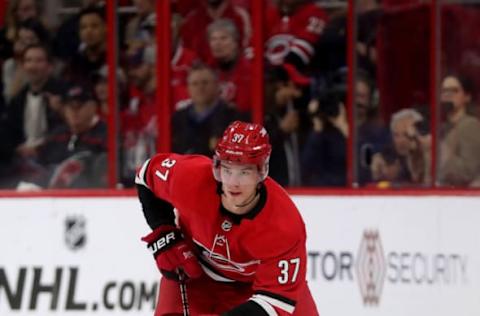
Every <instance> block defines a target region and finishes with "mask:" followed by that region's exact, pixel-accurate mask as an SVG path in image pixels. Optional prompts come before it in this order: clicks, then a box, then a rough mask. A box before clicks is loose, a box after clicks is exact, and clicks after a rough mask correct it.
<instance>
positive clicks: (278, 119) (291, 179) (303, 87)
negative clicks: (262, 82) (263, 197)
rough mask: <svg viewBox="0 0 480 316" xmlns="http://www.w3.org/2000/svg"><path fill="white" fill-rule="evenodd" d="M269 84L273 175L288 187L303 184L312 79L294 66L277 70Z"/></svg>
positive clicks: (271, 173) (269, 126)
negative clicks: (302, 155) (304, 146)
mask: <svg viewBox="0 0 480 316" xmlns="http://www.w3.org/2000/svg"><path fill="white" fill-rule="evenodd" d="M270 75H271V78H270V79H269V82H268V84H267V93H266V94H267V101H266V104H268V105H272V107H271V108H268V109H267V110H266V112H267V113H266V116H265V128H266V129H267V131H268V133H269V134H270V141H271V143H272V155H271V157H270V176H271V177H272V178H273V179H275V181H277V182H279V183H280V184H281V185H284V186H299V185H301V184H302V183H301V175H302V171H301V167H300V154H301V152H302V151H303V145H304V143H305V140H306V137H307V135H308V133H309V132H310V120H309V118H308V113H307V104H308V100H309V98H310V96H309V95H308V87H309V85H310V80H309V78H307V77H304V76H302V75H301V74H300V73H299V72H298V71H297V70H296V69H295V68H294V67H293V66H292V65H284V66H283V67H275V68H274V69H273V70H272V71H270Z"/></svg>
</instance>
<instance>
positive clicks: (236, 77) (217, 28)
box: [207, 19, 252, 114]
mask: <svg viewBox="0 0 480 316" xmlns="http://www.w3.org/2000/svg"><path fill="white" fill-rule="evenodd" d="M207 34H208V42H209V45H210V50H211V53H212V56H213V62H212V67H213V68H214V69H215V71H216V72H217V75H218V77H219V81H220V90H221V96H222V99H223V100H224V101H226V102H227V103H229V104H230V105H231V106H232V107H235V108H237V109H238V110H239V111H240V112H242V113H245V114H249V112H250V110H251V107H252V98H251V90H252V87H251V85H250V83H251V80H250V75H251V72H252V66H251V64H250V61H249V60H247V59H246V58H245V56H244V55H243V54H242V51H241V50H240V43H239V34H238V30H237V28H236V26H235V24H234V23H233V22H232V21H231V20H228V19H219V20H216V21H215V22H213V23H211V24H210V25H209V26H208V28H207Z"/></svg>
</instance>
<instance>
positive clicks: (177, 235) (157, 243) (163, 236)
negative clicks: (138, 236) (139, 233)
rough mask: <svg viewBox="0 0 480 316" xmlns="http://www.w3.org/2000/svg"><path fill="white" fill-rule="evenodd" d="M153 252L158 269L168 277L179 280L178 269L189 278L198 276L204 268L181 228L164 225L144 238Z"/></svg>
mask: <svg viewBox="0 0 480 316" xmlns="http://www.w3.org/2000/svg"><path fill="white" fill-rule="evenodd" d="M142 240H143V241H145V242H146V243H147V244H148V248H149V249H150V251H151V252H152V253H153V256H154V258H155V261H156V262H157V266H158V269H159V270H160V272H161V273H162V274H163V276H165V277H166V278H169V279H173V280H177V281H178V280H179V278H178V274H177V272H176V271H178V269H182V270H183V271H184V273H185V274H186V276H187V277H188V278H198V277H199V276H201V275H202V268H201V267H200V264H199V263H198V260H197V258H196V257H195V255H194V254H193V251H192V249H190V247H189V246H188V245H187V243H186V242H185V240H184V239H183V236H182V233H181V232H180V230H179V229H177V228H176V227H174V226H170V225H163V226H160V227H157V228H156V229H154V230H153V231H152V232H151V233H150V234H148V235H147V236H145V237H143V238H142Z"/></svg>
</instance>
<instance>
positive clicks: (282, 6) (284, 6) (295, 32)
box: [265, 0, 327, 71]
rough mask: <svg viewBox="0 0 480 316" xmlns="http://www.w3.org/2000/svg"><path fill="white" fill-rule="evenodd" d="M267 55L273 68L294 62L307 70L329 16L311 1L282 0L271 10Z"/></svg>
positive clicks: (268, 17) (268, 21)
mask: <svg viewBox="0 0 480 316" xmlns="http://www.w3.org/2000/svg"><path fill="white" fill-rule="evenodd" d="M266 23H267V25H266V29H267V42H266V44H265V45H266V48H265V55H266V57H267V59H268V60H269V62H270V63H271V64H272V65H280V64H282V63H290V64H293V65H295V66H296V67H297V68H298V69H299V70H300V71H303V70H304V69H305V68H306V67H307V66H309V65H310V62H311V59H312V57H313V55H314V53H315V49H314V45H315V43H316V42H317V41H318V40H319V38H320V36H321V35H322V33H323V30H324V28H325V25H326V24H327V14H326V13H325V12H324V11H323V10H322V9H321V8H320V7H318V6H317V5H316V4H315V3H312V2H310V1H307V0H280V1H278V4H277V5H276V6H271V7H270V8H269V10H268V16H267V20H266Z"/></svg>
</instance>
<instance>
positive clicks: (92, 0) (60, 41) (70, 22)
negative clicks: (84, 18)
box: [52, 0, 105, 61]
mask: <svg viewBox="0 0 480 316" xmlns="http://www.w3.org/2000/svg"><path fill="white" fill-rule="evenodd" d="M88 7H97V8H98V9H99V10H105V9H104V8H105V1H103V0H82V7H81V9H82V10H83V9H85V8H88ZM81 14H82V12H81V11H80V12H79V13H75V14H73V15H72V16H70V17H69V18H67V19H66V20H65V21H64V22H63V23H62V24H61V25H60V27H59V28H58V31H57V32H56V33H55V37H54V39H53V46H52V47H53V52H54V54H55V56H56V57H59V58H60V59H61V60H64V61H68V60H69V59H70V58H71V56H73V55H75V54H77V52H78V50H79V49H80V48H81V47H80V37H79V34H78V33H79V32H78V30H79V20H80V15H81Z"/></svg>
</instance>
